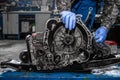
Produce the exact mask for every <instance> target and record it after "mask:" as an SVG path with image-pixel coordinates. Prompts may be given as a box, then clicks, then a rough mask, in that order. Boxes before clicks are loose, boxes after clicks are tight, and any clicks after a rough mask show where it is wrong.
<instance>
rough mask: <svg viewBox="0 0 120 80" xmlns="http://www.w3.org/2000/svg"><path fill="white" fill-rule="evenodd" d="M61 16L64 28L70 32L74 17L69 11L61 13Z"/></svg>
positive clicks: (74, 22)
mask: <svg viewBox="0 0 120 80" xmlns="http://www.w3.org/2000/svg"><path fill="white" fill-rule="evenodd" d="M60 14H61V15H62V21H63V23H64V24H65V28H66V29H69V30H72V29H74V28H75V24H76V15H75V13H72V12H70V11H63V12H61V13H60Z"/></svg>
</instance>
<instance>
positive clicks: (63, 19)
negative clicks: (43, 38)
mask: <svg viewBox="0 0 120 80" xmlns="http://www.w3.org/2000/svg"><path fill="white" fill-rule="evenodd" d="M65 18H66V15H62V22H63V23H65Z"/></svg>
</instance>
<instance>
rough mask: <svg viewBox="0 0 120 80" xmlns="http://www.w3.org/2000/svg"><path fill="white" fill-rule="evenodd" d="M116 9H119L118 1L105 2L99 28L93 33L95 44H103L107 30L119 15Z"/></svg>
mask: <svg viewBox="0 0 120 80" xmlns="http://www.w3.org/2000/svg"><path fill="white" fill-rule="evenodd" d="M118 7H120V0H105V5H104V8H103V13H102V19H101V21H102V22H101V27H99V28H98V29H97V30H96V31H95V39H96V42H98V43H99V42H100V43H103V42H104V41H105V40H106V37H107V33H108V30H109V29H110V27H111V26H112V25H113V24H114V23H115V21H116V18H117V15H118V13H119V10H118Z"/></svg>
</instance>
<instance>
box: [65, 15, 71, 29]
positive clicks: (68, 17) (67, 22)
mask: <svg viewBox="0 0 120 80" xmlns="http://www.w3.org/2000/svg"><path fill="white" fill-rule="evenodd" d="M69 22H70V15H67V16H66V17H65V27H66V28H67V29H69Z"/></svg>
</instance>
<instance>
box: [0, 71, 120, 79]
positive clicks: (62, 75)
mask: <svg viewBox="0 0 120 80" xmlns="http://www.w3.org/2000/svg"><path fill="white" fill-rule="evenodd" d="M26 79H27V80H59V79H60V80H80V79H82V80H101V79H102V80H120V70H113V71H108V72H105V73H103V74H97V75H96V74H92V73H79V72H77V73H76V72H53V73H52V72H51V73H44V72H11V71H7V72H3V73H1V74H0V80H26Z"/></svg>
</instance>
